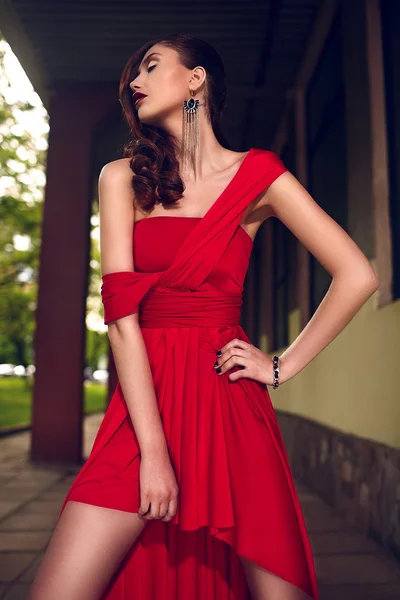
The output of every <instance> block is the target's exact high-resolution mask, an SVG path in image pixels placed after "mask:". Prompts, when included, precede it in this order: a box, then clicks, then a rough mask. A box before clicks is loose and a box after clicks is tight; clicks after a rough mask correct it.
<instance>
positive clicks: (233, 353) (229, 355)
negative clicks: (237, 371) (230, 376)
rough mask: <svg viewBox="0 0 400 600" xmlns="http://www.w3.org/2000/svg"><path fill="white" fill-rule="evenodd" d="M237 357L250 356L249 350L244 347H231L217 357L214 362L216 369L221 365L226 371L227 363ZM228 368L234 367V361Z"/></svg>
mask: <svg viewBox="0 0 400 600" xmlns="http://www.w3.org/2000/svg"><path fill="white" fill-rule="evenodd" d="M237 357H242V358H248V351H247V350H243V349H242V348H230V349H229V350H227V351H226V352H225V353H224V354H223V355H222V356H220V357H219V358H217V360H216V361H215V363H214V369H218V367H220V368H221V370H222V371H223V372H225V371H226V365H227V364H228V363H229V361H231V360H232V359H235V358H237ZM224 367H225V368H224ZM228 368H232V363H230V366H228Z"/></svg>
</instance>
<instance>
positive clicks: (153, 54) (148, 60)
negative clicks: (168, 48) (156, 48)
mask: <svg viewBox="0 0 400 600" xmlns="http://www.w3.org/2000/svg"><path fill="white" fill-rule="evenodd" d="M156 55H157V56H162V54H161V53H160V52H152V53H151V54H149V55H148V56H147V57H146V58H145V59H144V60H143V62H142V65H143V66H145V65H147V64H148V63H149V62H150V61H151V59H152V57H153V56H156ZM138 73H140V68H139V69H138Z"/></svg>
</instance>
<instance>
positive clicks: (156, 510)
mask: <svg viewBox="0 0 400 600" xmlns="http://www.w3.org/2000/svg"><path fill="white" fill-rule="evenodd" d="M150 516H151V518H152V519H159V518H160V502H159V501H158V500H156V501H155V502H152V503H151V510H150Z"/></svg>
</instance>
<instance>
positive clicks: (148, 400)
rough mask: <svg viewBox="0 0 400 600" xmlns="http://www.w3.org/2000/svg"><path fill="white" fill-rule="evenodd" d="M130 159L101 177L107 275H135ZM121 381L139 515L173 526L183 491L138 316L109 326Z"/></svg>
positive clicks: (102, 250)
mask: <svg viewBox="0 0 400 600" xmlns="http://www.w3.org/2000/svg"><path fill="white" fill-rule="evenodd" d="M131 178H132V171H131V169H130V167H129V162H128V160H127V159H120V160H116V161H113V162H110V163H108V164H106V165H105V166H104V167H103V168H102V170H101V173H100V176H99V207H100V256H101V271H102V275H106V274H107V273H113V272H115V271H134V257H133V241H132V240H133V228H134V193H133V190H132V187H131ZM108 338H109V340H110V344H111V348H112V353H113V356H114V362H115V367H116V370H117V374H118V380H119V383H120V386H121V389H122V391H123V395H124V398H125V402H126V405H127V408H128V411H129V415H130V418H131V420H132V424H133V428H134V430H135V434H136V437H137V440H138V443H139V446H140V453H141V464H140V492H141V504H140V509H139V514H144V513H146V512H147V511H148V509H149V506H150V505H151V506H150V509H151V510H150V512H149V513H148V515H146V517H145V518H150V519H151V518H162V520H163V521H169V520H171V519H172V517H173V516H174V514H175V512H176V509H177V494H178V486H177V483H176V479H175V473H174V471H173V468H172V465H171V462H170V458H169V454H168V447H167V443H166V439H165V434H164V430H163V426H162V421H161V417H160V412H159V409H158V405H157V398H156V394H155V390H154V385H153V379H152V373H151V369H150V364H149V359H148V356H147V350H146V346H145V343H144V340H143V336H142V332H141V329H140V325H139V321H138V313H137V312H133V313H131V314H130V315H127V316H125V317H121V318H119V319H116V320H114V321H111V322H110V323H109V324H108Z"/></svg>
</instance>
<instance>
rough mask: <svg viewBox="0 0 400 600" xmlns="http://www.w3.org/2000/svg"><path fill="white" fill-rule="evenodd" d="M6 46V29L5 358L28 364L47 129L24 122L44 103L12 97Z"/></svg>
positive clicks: (0, 49) (1, 46)
mask: <svg viewBox="0 0 400 600" xmlns="http://www.w3.org/2000/svg"><path fill="white" fill-rule="evenodd" d="M6 50H7V44H6V43H5V41H4V39H3V38H2V37H1V35H0V322H1V329H0V362H13V363H17V364H24V365H26V364H28V363H29V362H31V361H32V359H33V356H32V339H33V331H34V311H35V307H36V294H37V273H38V262H39V250H40V228H41V215H42V198H43V187H44V181H45V175H44V173H45V160H46V148H47V139H46V138H47V134H46V133H45V134H44V135H42V136H41V137H40V138H39V139H38V138H37V137H35V136H34V135H33V134H32V133H30V131H29V130H28V129H27V128H26V127H25V126H24V125H23V123H24V122H25V121H26V116H27V115H29V114H32V113H33V111H35V110H36V111H37V110H38V107H37V106H34V105H33V104H31V103H30V102H28V101H21V100H15V99H13V98H12V93H11V92H12V89H11V85H10V82H9V80H8V78H7V74H6V69H5V56H6ZM10 98H11V100H10ZM35 114H36V113H35ZM42 118H43V119H44V120H45V122H46V121H47V115H46V113H45V111H44V109H42ZM45 124H46V123H45Z"/></svg>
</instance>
